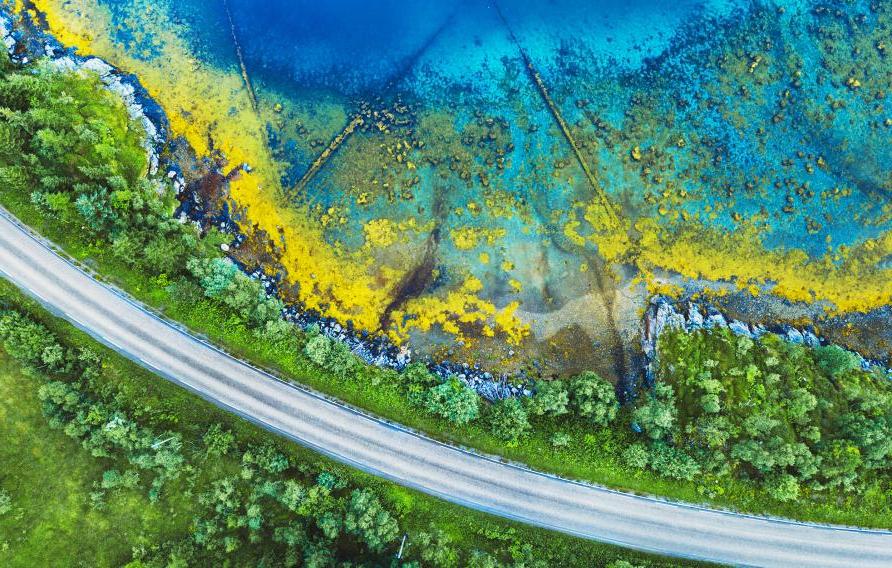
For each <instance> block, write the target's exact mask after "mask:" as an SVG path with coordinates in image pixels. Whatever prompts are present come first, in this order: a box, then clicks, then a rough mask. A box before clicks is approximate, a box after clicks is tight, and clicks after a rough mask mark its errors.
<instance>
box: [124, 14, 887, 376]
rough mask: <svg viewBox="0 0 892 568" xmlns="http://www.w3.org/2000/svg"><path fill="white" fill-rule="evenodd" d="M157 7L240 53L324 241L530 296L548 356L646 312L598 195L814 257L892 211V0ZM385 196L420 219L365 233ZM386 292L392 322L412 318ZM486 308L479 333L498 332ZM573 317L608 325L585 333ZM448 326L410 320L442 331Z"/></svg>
mask: <svg viewBox="0 0 892 568" xmlns="http://www.w3.org/2000/svg"><path fill="white" fill-rule="evenodd" d="M107 5H109V6H111V7H112V8H113V12H115V13H116V14H117V15H116V21H115V23H116V24H118V31H117V33H118V34H119V35H120V37H119V39H124V40H127V41H125V43H134V42H135V43H136V44H137V47H138V48H139V47H144V48H145V49H143V50H140V49H136V50H131V51H135V52H137V53H140V52H142V53H144V56H145V57H146V58H149V59H151V58H153V57H155V56H156V55H157V52H156V51H155V48H154V47H153V45H152V42H151V37H148V38H142V36H141V32H142V31H143V28H146V29H150V26H145V25H143V23H136V24H133V23H131V22H134V21H136V22H139V21H140V20H139V18H140V16H139V15H137V16H136V17H135V18H134V10H133V6H132V4H130V3H128V2H125V1H123V0H121V1H120V2H119V1H109V2H107ZM164 10H165V11H166V12H168V13H169V14H170V15H171V19H172V20H173V22H174V25H175V26H176V27H177V32H178V35H179V36H180V37H181V38H185V39H186V41H187V42H188V44H189V46H190V47H191V49H192V51H193V52H194V54H195V55H197V56H198V58H199V59H201V60H202V61H204V62H207V63H209V64H211V65H214V66H218V67H221V68H224V69H226V70H227V71H231V72H233V73H240V72H241V64H242V63H243V64H244V69H245V71H246V74H247V76H248V77H249V78H250V82H251V83H252V84H253V87H254V92H255V93H256V97H257V101H258V105H259V112H260V114H261V116H262V118H263V120H264V121H265V122H266V123H267V125H268V128H267V136H266V139H265V142H267V143H268V144H269V147H270V148H271V150H272V154H273V156H274V157H275V158H276V159H277V160H279V161H280V162H281V163H282V164H283V168H282V172H283V174H282V177H283V179H282V186H283V187H284V195H282V196H281V197H282V198H283V199H282V200H281V201H282V207H290V206H300V207H299V208H297V209H298V210H299V211H301V212H302V213H305V212H306V211H309V212H310V217H311V221H312V222H316V221H318V222H319V225H320V226H321V233H322V234H323V238H324V239H325V241H326V243H327V244H329V245H331V246H332V247H336V250H338V251H343V252H345V253H347V254H344V258H347V257H348V256H350V254H353V253H355V255H356V256H359V257H360V258H361V260H362V261H363V262H365V261H367V265H366V264H364V265H363V266H368V267H369V273H374V272H375V271H376V270H377V269H379V268H380V267H384V268H387V269H388V270H391V271H392V272H396V273H399V274H402V273H403V272H404V271H407V272H408V273H409V274H410V275H411V274H413V273H418V274H421V276H418V277H417V278H415V279H414V280H413V279H409V284H407V286H408V288H406V289H404V288H402V284H400V285H399V286H394V285H393V281H392V280H391V281H387V280H386V278H383V277H382V278H381V282H387V283H386V284H384V283H382V284H380V286H382V288H383V287H388V288H386V289H387V292H388V294H389V295H392V296H393V301H394V305H395V306H397V307H399V306H402V305H405V302H406V301H407V300H410V299H413V298H422V299H427V298H434V299H438V300H439V299H442V298H443V297H444V296H446V295H447V294H448V293H449V292H454V291H456V290H460V289H462V287H463V286H465V283H467V282H469V281H474V280H477V281H479V290H477V291H476V292H475V293H476V294H477V297H479V298H481V299H482V300H485V301H486V302H489V303H490V304H491V305H492V306H495V309H503V308H504V307H505V306H510V305H513V304H515V303H516V304H517V305H518V306H519V312H518V313H519V317H520V318H521V320H522V321H523V322H524V323H526V324H529V325H530V326H531V328H532V337H533V339H534V340H535V342H537V345H538V347H537V348H536V351H537V353H539V352H544V353H546V358H548V357H550V358H551V360H552V361H553V362H554V367H556V368H563V367H564V366H565V365H564V363H563V362H562V361H561V358H562V357H563V358H574V357H577V354H578V353H580V352H583V351H585V352H586V353H587V355H585V356H590V360H587V361H574V364H575V363H578V364H579V366H580V368H596V367H598V365H599V364H601V365H602V366H603V365H604V364H603V361H604V360H606V357H614V356H615V353H616V349H615V348H611V347H610V345H611V344H612V345H614V347H615V346H616V345H617V344H619V343H621V342H623V341H628V340H629V337H631V336H632V334H633V333H634V326H637V322H638V314H637V312H636V310H637V309H638V307H640V306H639V304H636V302H641V301H643V300H642V299H641V297H640V296H635V294H639V293H640V292H638V291H637V289H635V288H634V286H635V283H634V282H633V280H634V276H635V274H636V272H635V270H637V269H638V268H639V266H637V265H636V266H634V267H633V268H630V267H628V266H623V267H621V269H622V270H614V269H615V268H616V267H615V266H614V267H611V268H608V267H606V266H605V261H604V257H605V256H606V254H605V251H604V250H599V249H598V247H599V246H602V244H601V241H598V240H597V239H594V238H593V239H589V240H585V237H591V236H593V235H594V236H597V235H599V234H600V233H603V232H605V227H607V226H608V225H609V222H608V221H609V219H608V218H607V217H604V216H603V215H602V216H600V217H599V214H600V213H599V212H602V209H601V206H600V205H598V204H599V203H600V200H601V195H602V194H603V195H604V196H606V199H607V200H608V202H609V203H610V206H611V207H612V209H613V210H614V211H615V213H616V214H617V216H618V217H619V218H620V219H621V221H622V223H625V225H624V226H623V228H622V229H621V230H620V231H618V233H622V234H623V235H626V236H628V238H629V239H640V240H644V238H645V237H646V236H648V235H653V234H660V235H665V234H670V233H671V232H672V231H675V230H677V229H679V228H682V229H684V228H688V227H698V228H699V227H700V226H701V225H705V226H706V227H708V228H709V229H710V230H712V231H714V232H717V233H719V234H725V235H730V234H735V233H736V234H747V235H748V234H751V232H752V231H754V230H758V232H759V234H760V237H761V239H762V241H763V242H764V244H765V245H766V246H767V247H769V248H774V249H781V248H782V249H797V250H801V251H803V252H804V253H805V254H806V255H808V256H809V257H811V258H815V259H817V258H824V257H825V255H827V253H828V252H835V251H837V250H838V247H840V246H841V245H847V246H856V245H859V244H862V243H864V242H865V241H866V240H867V239H872V238H875V237H878V236H880V235H883V234H884V233H886V232H888V231H890V230H892V204H890V199H889V196H890V193H892V175H890V170H889V168H888V164H889V163H892V144H890V142H892V107H889V104H888V100H887V99H888V93H889V92H892V53H890V51H892V39H890V38H889V31H888V30H889V29H890V27H892V4H890V3H889V2H876V1H874V2H870V1H860V0H858V1H831V2H828V3H824V4H821V5H816V4H814V3H811V2H800V1H794V0H778V1H776V2H769V1H765V2H749V1H746V2H744V1H735V0H728V1H724V2H719V1H705V0H700V1H688V0H682V1H679V2H674V3H671V4H670V3H666V2H656V1H654V2H636V3H627V2H618V1H607V2H591V1H582V0H549V1H544V0H542V1H533V2H531V1H526V2H522V1H520V0H499V1H498V2H494V1H483V0H467V1H464V2H458V1H453V2H445V1H435V2H398V1H396V0H386V1H385V0H381V1H375V2H355V1H335V2H310V1H305V0H301V1H292V2H285V1H282V0H275V1H266V2H256V1H249V0H226V1H225V2H224V1H223V0H220V1H214V2H207V1H199V0H184V1H180V2H176V3H169V4H164ZM146 17H147V18H149V17H150V16H146ZM131 25H132V26H134V28H135V29H132V28H130V27H129V26H131ZM140 42H145V46H141V45H139V43H140ZM887 43H888V44H890V45H888V46H887ZM238 53H241V56H242V59H241V60H240V59H239V57H238V55H237V54H238ZM162 64H163V62H162ZM240 95H241V94H240ZM235 114H236V112H235V111H234V110H233V112H232V115H233V116H235ZM225 119H226V118H225V117H221V120H225ZM357 120H359V121H360V122H357ZM348 124H354V125H356V124H359V126H357V127H356V128H355V129H350V128H347V126H348ZM335 140H338V141H339V142H337V143H334V142H333V141H335ZM327 149H328V150H327ZM313 164H318V165H319V167H318V168H314V166H313ZM306 206H309V209H308V208H307V207H306ZM248 217H250V212H248ZM382 220H384V221H388V222H392V223H403V222H405V221H407V220H411V221H412V222H414V223H415V225H414V227H415V229H411V230H403V229H400V231H401V233H400V235H399V238H400V239H403V240H397V241H393V242H390V243H389V244H387V243H385V244H383V245H381V246H379V247H378V248H375V247H374V246H373V247H369V246H368V245H369V242H370V241H371V240H373V239H371V238H370V233H369V232H368V227H370V226H373V225H374V223H376V222H379V221H382ZM653 225H655V226H656V227H657V229H654V228H653ZM639 227H643V228H639ZM744 231H746V233H744ZM607 232H608V233H609V231H607ZM698 235H699V233H698ZM394 243H399V244H398V245H396V244H394ZM604 248H605V249H606V248H607V246H604ZM734 252H735V251H733V250H731V251H728V250H723V251H717V254H725V255H730V256H732V257H733V256H734ZM363 255H365V256H363ZM356 256H354V257H352V258H354V259H355V258H356ZM828 258H830V259H831V260H830V262H838V261H837V260H834V259H833V257H832V256H831V257H828ZM698 260H699V259H698ZM732 260H733V261H737V259H736V258H733V259H732ZM747 261H748V259H747V258H740V259H739V262H740V263H741V265H742V266H743V265H745V264H746V263H747ZM649 262H652V261H649ZM869 262H872V263H873V262H877V261H876V260H875V259H870V260H869ZM888 262H889V259H879V263H880V264H881V265H882V264H883V263H888ZM630 264H631V263H630ZM653 264H655V265H657V266H658V267H659V262H656V263H653ZM623 270H624V271H623ZM614 277H616V278H615V279H614ZM413 278H414V277H413ZM369 287H370V288H371V287H374V283H373V284H371V285H370V286H369ZM389 298H390V296H388V299H389ZM617 305H619V307H617ZM379 307H380V306H377V307H376V308H375V309H378V308H379ZM449 309H450V310H451V311H452V312H453V313H455V312H459V311H460V309H453V306H450V308H449ZM382 311H383V314H381V323H380V327H379V329H387V328H388V326H389V325H399V324H400V323H401V322H399V321H389V320H388V319H387V316H388V314H389V308H388V310H382ZM375 313H376V316H377V315H378V312H375ZM617 314H619V315H617ZM406 317H412V316H406ZM623 318H624V319H623ZM617 320H623V321H617ZM463 323H468V322H463ZM475 325H476V324H475V323H473V322H472V324H471V325H467V326H465V327H467V328H468V329H469V330H470V332H469V333H468V335H469V336H471V335H486V334H485V333H484V330H483V329H482V326H480V325H478V326H476V327H475ZM568 330H569V331H568ZM580 330H581V331H582V332H584V333H585V334H587V335H588V337H589V339H591V342H592V344H594V349H591V350H583V349H578V348H577V347H578V337H580V333H579V331H580ZM372 331H375V330H372ZM442 331H443V330H442V329H441V328H440V327H438V326H436V325H435V326H432V329H431V330H430V331H429V332H424V333H422V332H417V331H413V332H412V334H413V335H412V337H411V338H410V339H411V340H412V342H413V345H418V344H430V343H433V344H437V343H439V344H441V345H447V346H451V345H452V343H453V341H452V340H453V339H454V338H453V337H451V336H449V334H448V333H442ZM561 333H564V335H563V336H561V337H563V339H561V340H560V341H558V340H554V339H553V338H555V337H557V336H559V335H560V334H561ZM490 335H492V334H491V333H490ZM504 339H505V338H504V337H500V336H497V337H495V338H493V339H492V343H499V347H500V348H501V347H504ZM483 341H484V342H485V341H487V340H483ZM552 343H554V344H555V345H558V347H554V349H553V348H552V347H553V345H552ZM601 345H607V346H608V347H606V348H604V349H600V347H599V346H601ZM450 348H451V347H450ZM505 351H506V350H505V349H502V350H501V351H498V353H497V354H496V355H494V356H492V358H494V359H495V358H499V357H502V356H503V355H504V353H505ZM559 351H560V353H559ZM611 352H613V354H611ZM534 356H535V354H534ZM606 365H607V366H609V365H610V364H609V363H608V364H606ZM614 366H616V367H621V366H622V365H621V364H617V365H614Z"/></svg>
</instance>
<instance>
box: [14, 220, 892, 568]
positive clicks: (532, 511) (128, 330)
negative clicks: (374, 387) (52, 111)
mask: <svg viewBox="0 0 892 568" xmlns="http://www.w3.org/2000/svg"><path fill="white" fill-rule="evenodd" d="M2 213H3V212H2V211H0V272H2V273H3V274H5V275H6V277H7V278H9V279H10V280H12V281H13V282H14V283H16V284H17V285H18V286H19V287H20V288H22V289H23V290H25V291H26V292H27V293H29V294H31V295H32V296H34V297H35V298H37V299H38V300H40V301H41V302H42V303H43V304H44V305H45V306H46V307H48V308H49V309H51V310H52V311H54V312H55V313H57V314H59V315H61V316H63V317H65V318H66V319H68V320H69V321H71V322H72V323H74V324H75V325H77V326H78V327H80V328H81V329H83V330H85V331H86V332H88V333H89V334H90V335H92V336H93V337H95V338H96V339H98V340H99V341H102V342H103V343H105V344H107V345H109V346H111V347H112V348H114V349H116V350H117V351H119V352H120V353H122V354H124V355H126V356H127V357H129V358H131V359H133V360H134V361H136V362H137V363H139V364H140V365H143V366H144V367H146V368H148V369H151V370H153V371H155V372H156V373H158V374H160V375H162V376H164V377H166V378H167V379H169V380H171V381H174V382H176V383H178V384H180V385H182V386H184V387H186V388H188V389H190V390H192V391H194V392H196V393H198V394H199V395H201V396H202V397H204V398H206V399H208V400H209V401H211V402H213V403H215V404H217V405H218V406H221V407H223V408H226V409H228V410H231V411H233V412H236V413H238V414H240V415H242V416H244V417H245V418H247V419H249V420H251V421H253V422H255V423H257V424H259V425H261V426H263V427H265V428H268V429H269V430H272V431H275V432H278V433H280V434H283V435H285V436H287V437H289V438H291V439H293V440H296V441H297V442H299V443H301V444H304V445H306V446H309V447H311V448H314V449H316V450H318V451H320V452H322V453H324V454H327V455H329V456H331V457H333V458H335V459H337V460H340V461H342V462H345V463H347V464H350V465H352V466H355V467H358V468H360V469H362V470H365V471H367V472H370V473H373V474H376V475H379V476H382V477H385V478H387V479H390V480H393V481H395V482H397V483H400V484H403V485H406V486H409V487H413V488H415V489H419V490H421V491H424V492H425V493H429V494H431V495H435V496H437V497H442V498H443V499H446V500H449V501H452V502H455V503H458V504H461V505H465V506H468V507H471V508H474V509H477V510H480V511H485V512H488V513H492V514H495V515H500V516H502V517H507V518H510V519H515V520H518V521H522V522H526V523H530V524H534V525H539V526H542V527H547V528H551V529H555V530H558V531H563V532H565V533H570V534H573V535H577V536H580V537H584V538H590V539H595V540H600V541H605V542H611V543H616V544H621V545H624V546H629V547H632V548H637V549H640V550H646V551H650V552H656V553H661V554H667V555H673V556H681V557H688V558H696V559H703V560H711V561H716V562H723V563H729V564H737V565H758V566H839V567H851V566H859V567H866V566H885V567H889V566H892V532H886V531H868V530H857V529H848V528H842V527H826V526H819V525H809V524H802V523H793V522H787V521H783V520H777V519H767V518H761V517H752V516H745V515H737V514H732V513H726V512H720V511H712V510H709V509H704V508H699V507H693V506H686V505H683V504H675V503H669V502H665V501H661V500H657V499H651V498H644V497H637V496H634V495H629V494H624V493H619V492H616V491H611V490H608V489H604V488H599V487H594V486H590V485H584V484H580V483H575V482H571V481H567V480H562V479H558V478H556V477H552V476H548V475H542V474H539V473H536V472H533V471H529V470H526V469H523V468H519V467H515V466H512V465H506V464H503V463H500V462H498V461H496V460H493V459H490V458H486V457H483V456H479V455H475V454H472V453H470V452H466V451H463V450H460V449H457V448H453V447H450V446H446V445H443V444H440V443H438V442H435V441H433V440H430V439H427V438H424V437H422V436H419V435H417V434H414V433H411V432H408V431H406V430H404V429H402V428H400V427H398V426H395V425H392V424H388V423H386V422H383V421H380V420H376V419H374V418H372V417H369V416H366V415H364V414H362V413H360V412H357V411H355V410H352V409H349V408H346V407H344V406H342V405H340V404H338V403H336V402H333V401H330V400H328V399H325V398H323V397H321V396H319V395H317V394H314V393H312V392H309V391H307V390H304V389H301V388H298V387H295V386H292V385H289V384H286V383H284V382H282V381H279V380H277V379H275V378H273V377H271V376H270V375H267V374H264V373H262V372H260V371H258V370H256V369H254V368H252V367H250V366H248V365H246V364H244V363H242V362H239V361H238V360H236V359H234V358H232V357H230V356H228V355H226V354H225V353H223V352H221V351H219V350H217V349H215V348H213V347H212V346H210V345H208V344H206V343H204V342H202V341H200V340H199V339H196V338H194V337H192V336H190V335H188V334H187V333H184V332H183V331H181V330H180V329H178V328H176V327H174V326H172V325H170V324H168V323H165V322H164V321H162V320H161V319H159V318H157V317H156V316H154V315H152V314H150V313H149V312H147V311H145V310H143V309H142V308H141V307H139V306H138V305H137V304H135V303H132V302H131V301H129V300H127V299H125V298H124V297H122V296H120V295H118V294H117V293H116V292H114V291H113V290H111V289H110V288H108V287H106V286H104V285H102V284H101V283H99V282H97V281H95V280H94V279H93V278H92V277H90V276H89V275H87V274H85V273H83V272H81V271H80V270H78V269H77V268H75V267H74V266H73V265H72V264H70V263H68V262H67V261H66V260H63V259H62V258H61V257H59V256H58V255H57V254H56V253H54V252H53V251H52V250H50V249H49V248H47V247H46V246H45V245H44V244H42V243H41V242H40V241H38V240H37V239H36V238H34V237H32V236H31V235H30V234H29V233H28V232H27V231H26V230H24V229H23V228H21V227H20V226H18V224H17V223H15V222H13V221H12V220H10V219H8V218H6V217H5V216H4V215H2Z"/></svg>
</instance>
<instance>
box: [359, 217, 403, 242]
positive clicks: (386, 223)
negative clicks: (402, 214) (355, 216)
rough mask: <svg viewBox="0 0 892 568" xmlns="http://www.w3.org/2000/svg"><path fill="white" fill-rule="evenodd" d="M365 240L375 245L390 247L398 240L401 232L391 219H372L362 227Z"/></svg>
mask: <svg viewBox="0 0 892 568" xmlns="http://www.w3.org/2000/svg"><path fill="white" fill-rule="evenodd" d="M362 230H363V233H365V242H366V243H367V244H370V245H372V246H375V247H388V246H390V245H392V244H393V243H395V242H396V240H397V238H398V237H399V232H398V229H397V227H396V223H394V222H393V221H391V220H390V219H372V220H371V221H369V222H368V223H366V224H365V225H363V227H362Z"/></svg>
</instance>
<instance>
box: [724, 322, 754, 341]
mask: <svg viewBox="0 0 892 568" xmlns="http://www.w3.org/2000/svg"><path fill="white" fill-rule="evenodd" d="M728 329H730V330H731V331H732V332H734V333H735V334H737V335H743V336H745V337H749V338H752V337H753V334H752V332H751V331H750V326H748V325H747V324H745V323H743V322H742V321H740V320H732V321H731V323H729V324H728Z"/></svg>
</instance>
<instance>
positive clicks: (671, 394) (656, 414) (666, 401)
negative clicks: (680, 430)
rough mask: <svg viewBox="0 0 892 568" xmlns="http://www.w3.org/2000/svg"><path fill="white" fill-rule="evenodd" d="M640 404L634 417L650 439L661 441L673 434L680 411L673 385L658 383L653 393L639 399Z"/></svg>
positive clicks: (645, 394)
mask: <svg viewBox="0 0 892 568" xmlns="http://www.w3.org/2000/svg"><path fill="white" fill-rule="evenodd" d="M638 402H639V405H638V407H637V408H636V409H635V411H634V412H633V413H632V417H633V419H634V421H635V423H636V424H638V426H639V427H641V430H642V431H643V432H644V433H645V434H647V436H648V437H649V438H651V439H653V440H661V439H664V438H666V437H668V436H669V435H671V434H672V432H673V431H674V430H675V428H676V426H677V418H678V409H677V408H676V406H675V390H674V389H673V388H672V386H671V385H668V384H665V383H662V382H657V383H656V384H655V385H654V387H653V389H652V390H651V391H648V392H645V393H644V394H642V396H641V397H639V401H638Z"/></svg>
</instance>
